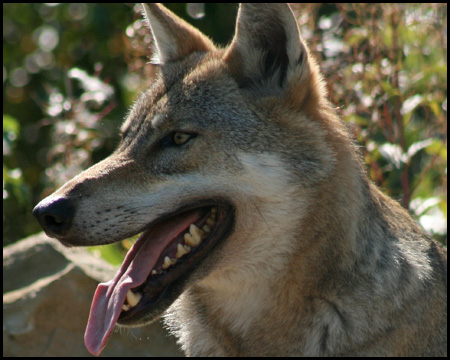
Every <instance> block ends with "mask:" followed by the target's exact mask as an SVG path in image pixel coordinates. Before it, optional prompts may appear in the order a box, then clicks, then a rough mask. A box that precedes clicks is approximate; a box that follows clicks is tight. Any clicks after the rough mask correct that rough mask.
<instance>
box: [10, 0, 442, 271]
mask: <svg viewBox="0 0 450 360" xmlns="http://www.w3.org/2000/svg"><path fill="white" fill-rule="evenodd" d="M168 7H169V8H171V9H172V10H173V11H174V12H176V13H177V14H178V15H179V16H181V17H183V18H185V19H186V20H187V21H189V22H191V23H192V24H194V26H196V27H198V28H200V29H201V30H202V31H203V32H205V33H206V34H208V35H209V36H210V37H211V38H212V39H213V40H214V41H215V42H216V43H218V44H221V45H225V44H226V43H228V42H229V41H230V40H231V38H232V35H233V32H234V23H235V16H236V12H237V7H236V5H232V4H204V5H203V4H168ZM292 7H293V10H294V12H295V14H296V16H297V17H298V20H299V23H300V27H301V30H302V36H303V38H304V39H305V40H306V41H307V42H308V43H309V45H310V47H311V50H312V53H313V54H314V55H315V57H316V58H317V59H318V61H319V63H321V67H322V69H323V72H324V74H325V77H326V80H327V86H328V90H329V94H330V97H331V99H332V101H333V103H334V104H335V105H336V107H337V108H338V111H339V112H340V114H341V116H342V117H343V119H345V121H347V122H348V124H349V127H350V129H351V131H353V133H354V135H355V138H356V139H357V140H358V142H359V144H360V146H361V150H362V152H363V154H364V157H365V161H366V163H367V167H368V171H369V174H370V177H371V178H372V180H373V181H374V182H375V183H376V184H378V185H379V186H380V187H382V188H383V189H384V191H385V192H386V193H388V194H389V195H390V196H392V197H394V198H395V199H397V200H398V201H399V202H401V204H402V205H403V206H404V207H406V208H409V209H410V211H411V212H412V213H413V215H414V217H415V218H416V219H417V220H418V221H419V222H420V223H421V224H422V226H423V227H424V228H425V229H426V230H427V231H428V232H429V233H430V234H431V235H432V236H433V237H434V238H435V239H437V240H439V241H440V242H441V243H443V244H445V245H446V243H447V220H446V219H447V5H446V4H357V5H355V4H351V5H323V4H311V5H304V4H301V5H298V4H295V5H292ZM151 46H152V39H151V36H150V33H149V30H148V29H147V28H146V27H145V26H144V24H143V22H142V20H141V14H140V6H139V5H124V4H19V3H15V4H3V243H4V245H6V244H9V243H12V242H14V241H16V240H18V239H20V238H22V237H24V236H27V235H30V234H33V233H35V232H38V231H40V230H41V228H40V227H39V225H38V224H37V222H36V221H35V220H34V218H33V217H32V215H31V210H32V208H33V206H34V205H35V204H36V203H37V202H38V201H39V200H40V199H42V198H43V197H45V196H46V195H48V194H50V193H51V192H53V191H54V190H55V189H56V188H57V187H58V186H60V185H61V184H63V183H64V182H65V181H67V180H68V179H70V178H72V177H73V176H75V175H76V174H78V173H79V172H81V171H82V170H83V169H85V168H87V167H88V166H90V165H91V164H93V163H95V162H97V161H99V160H101V159H102V158H104V157H106V156H107V155H108V154H109V153H111V152H112V151H113V149H114V147H115V146H116V144H117V142H118V128H119V126H120V123H121V122H122V120H123V117H124V116H125V114H126V112H127V108H128V107H129V106H130V105H131V104H132V101H133V100H134V99H135V97H136V95H137V93H138V92H139V91H140V90H142V89H144V88H145V87H147V86H148V85H149V84H150V83H151V81H152V76H153V73H154V68H153V66H152V65H150V64H148V59H149V57H151ZM124 244H125V245H123V244H122V245H115V246H111V247H105V248H104V250H102V251H103V256H106V257H107V258H109V260H110V261H112V262H115V263H117V262H120V261H121V255H120V254H121V251H117V249H118V248H119V250H120V249H121V248H120V246H125V248H127V247H128V246H129V244H127V243H124Z"/></svg>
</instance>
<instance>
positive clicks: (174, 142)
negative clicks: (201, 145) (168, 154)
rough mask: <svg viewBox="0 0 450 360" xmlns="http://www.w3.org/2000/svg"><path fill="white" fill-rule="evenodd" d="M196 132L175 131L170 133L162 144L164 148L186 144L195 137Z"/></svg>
mask: <svg viewBox="0 0 450 360" xmlns="http://www.w3.org/2000/svg"><path fill="white" fill-rule="evenodd" d="M195 135H196V134H189V133H184V132H181V131H175V132H173V133H170V134H168V135H167V136H165V137H164V138H163V139H162V140H161V146H162V147H163V148H166V147H172V146H182V145H184V144H186V143H187V142H188V141H189V140H190V139H191V138H193V137H195Z"/></svg>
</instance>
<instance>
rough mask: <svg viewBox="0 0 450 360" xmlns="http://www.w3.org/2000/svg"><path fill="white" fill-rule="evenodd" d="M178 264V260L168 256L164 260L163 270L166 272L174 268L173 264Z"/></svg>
mask: <svg viewBox="0 0 450 360" xmlns="http://www.w3.org/2000/svg"><path fill="white" fill-rule="evenodd" d="M176 262H177V259H171V258H169V257H168V256H166V257H165V258H164V264H163V266H162V268H163V269H164V270H166V269H168V268H169V267H170V266H172V265H173V264H175V263H176Z"/></svg>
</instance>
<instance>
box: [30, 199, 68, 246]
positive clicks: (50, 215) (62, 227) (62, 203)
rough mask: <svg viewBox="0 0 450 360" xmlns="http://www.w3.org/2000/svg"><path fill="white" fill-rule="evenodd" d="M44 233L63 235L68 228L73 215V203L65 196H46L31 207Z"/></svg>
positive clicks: (54, 235)
mask: <svg viewBox="0 0 450 360" xmlns="http://www.w3.org/2000/svg"><path fill="white" fill-rule="evenodd" d="M33 215H34V216H35V217H36V219H37V220H38V221H39V224H41V226H42V228H43V229H44V231H45V233H46V234H47V235H48V236H51V237H56V238H59V237H63V236H64V235H65V234H66V233H67V232H68V230H69V228H70V225H71V223H72V217H73V205H72V204H71V201H69V200H68V199H65V198H57V199H56V200H54V199H52V198H46V199H44V200H42V201H41V202H40V203H39V204H37V205H36V207H35V208H34V209H33Z"/></svg>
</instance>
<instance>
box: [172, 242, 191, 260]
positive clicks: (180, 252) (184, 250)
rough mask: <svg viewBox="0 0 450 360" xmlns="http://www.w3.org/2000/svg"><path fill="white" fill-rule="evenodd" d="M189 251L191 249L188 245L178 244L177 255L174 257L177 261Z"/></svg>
mask: <svg viewBox="0 0 450 360" xmlns="http://www.w3.org/2000/svg"><path fill="white" fill-rule="evenodd" d="M190 251H191V247H190V246H189V245H181V244H178V246H177V253H176V254H175V257H176V258H177V259H179V258H181V257H183V256H184V255H186V254H189V252H190Z"/></svg>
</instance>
